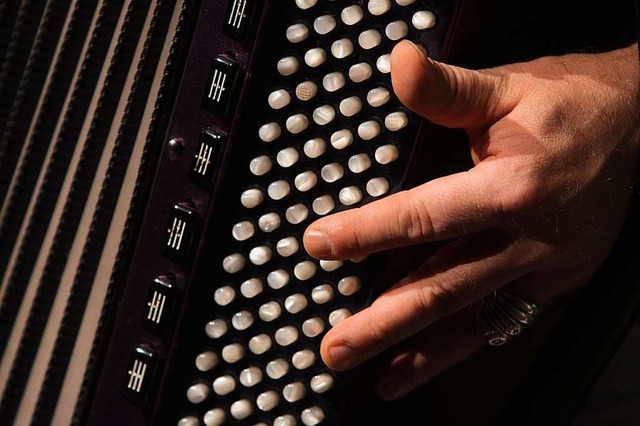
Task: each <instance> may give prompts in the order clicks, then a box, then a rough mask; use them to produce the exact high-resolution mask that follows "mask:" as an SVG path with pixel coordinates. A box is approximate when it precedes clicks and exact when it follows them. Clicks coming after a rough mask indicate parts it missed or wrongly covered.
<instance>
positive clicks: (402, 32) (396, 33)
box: [384, 21, 409, 41]
mask: <svg viewBox="0 0 640 426" xmlns="http://www.w3.org/2000/svg"><path fill="white" fill-rule="evenodd" d="M408 32H409V26H408V25H407V23H406V22H404V21H393V22H391V23H389V24H388V25H387V27H386V28H385V30H384V33H385V34H386V35H387V37H389V39H390V40H394V41H396V40H400V39H401V38H403V37H405V36H406V35H407V33H408Z"/></svg>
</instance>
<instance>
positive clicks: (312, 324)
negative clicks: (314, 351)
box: [302, 318, 324, 337]
mask: <svg viewBox="0 0 640 426" xmlns="http://www.w3.org/2000/svg"><path fill="white" fill-rule="evenodd" d="M323 331H324V321H322V319H320V318H309V319H308V320H306V321H305V322H303V323H302V332H303V333H304V335H305V336H307V337H316V336H318V335H320V333H322V332H323Z"/></svg>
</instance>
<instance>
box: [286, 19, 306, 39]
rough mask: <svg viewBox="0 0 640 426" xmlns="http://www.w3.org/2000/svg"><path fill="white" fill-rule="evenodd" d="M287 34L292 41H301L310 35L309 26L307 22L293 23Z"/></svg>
mask: <svg viewBox="0 0 640 426" xmlns="http://www.w3.org/2000/svg"><path fill="white" fill-rule="evenodd" d="M285 34H286V36H287V40H289V41H290V42H291V43H300V42H301V41H302V40H305V39H306V38H307V37H308V36H309V28H307V26H306V25H305V24H293V25H291V26H290V27H289V28H287V31H286V33H285Z"/></svg>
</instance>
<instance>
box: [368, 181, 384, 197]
mask: <svg viewBox="0 0 640 426" xmlns="http://www.w3.org/2000/svg"><path fill="white" fill-rule="evenodd" d="M388 191H389V182H388V181H387V180H386V179H385V178H373V179H371V180H370V181H369V182H367V193H368V194H369V195H371V196H372V197H379V196H381V195H384V194H386V193H387V192H388Z"/></svg>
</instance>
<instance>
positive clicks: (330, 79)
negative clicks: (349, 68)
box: [322, 71, 345, 92]
mask: <svg viewBox="0 0 640 426" xmlns="http://www.w3.org/2000/svg"><path fill="white" fill-rule="evenodd" d="M344 83H345V80H344V75H343V74H342V73H341V72H338V71H335V72H330V73H329V74H327V75H325V76H324V77H323V78H322V87H324V88H325V90H326V91H327V92H335V91H336V90H339V89H342V87H343V86H344Z"/></svg>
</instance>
